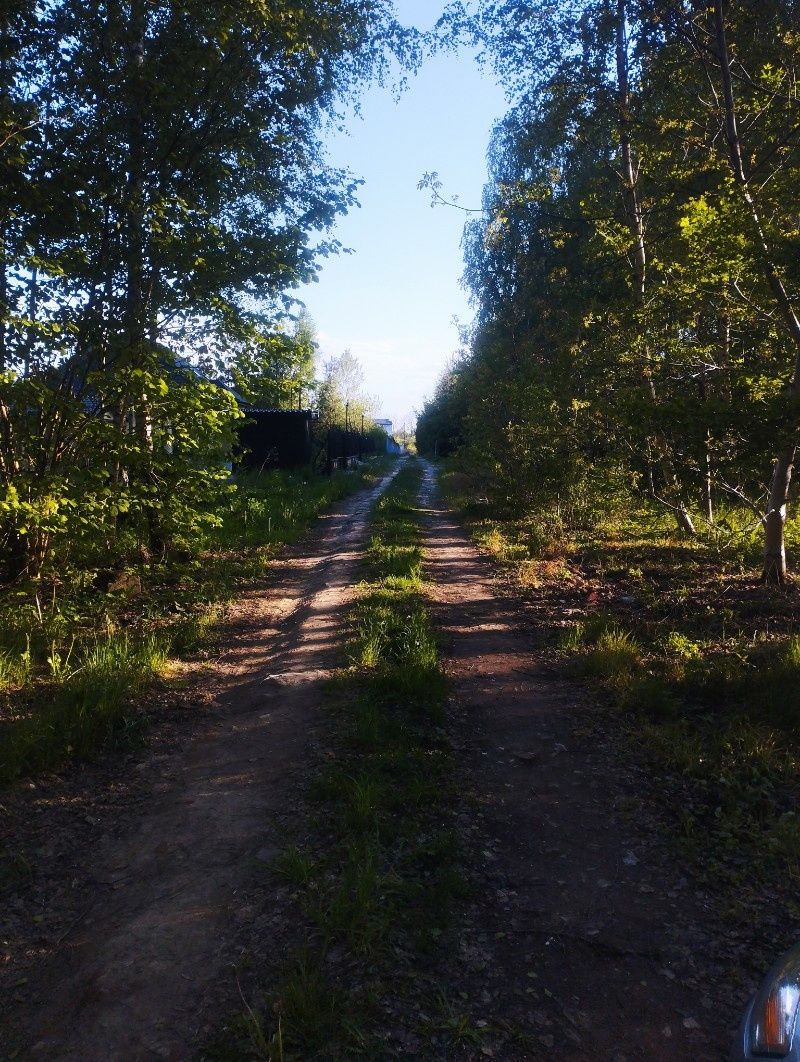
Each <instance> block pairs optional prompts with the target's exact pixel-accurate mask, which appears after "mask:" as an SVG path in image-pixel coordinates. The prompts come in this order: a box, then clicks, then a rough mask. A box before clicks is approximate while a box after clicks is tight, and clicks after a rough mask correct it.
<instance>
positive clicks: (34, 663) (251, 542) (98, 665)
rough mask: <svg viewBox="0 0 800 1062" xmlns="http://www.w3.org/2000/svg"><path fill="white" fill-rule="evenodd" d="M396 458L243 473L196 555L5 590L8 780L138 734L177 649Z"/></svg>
mask: <svg viewBox="0 0 800 1062" xmlns="http://www.w3.org/2000/svg"><path fill="white" fill-rule="evenodd" d="M388 467H389V462H388V460H377V461H371V462H369V463H367V464H366V465H365V466H364V467H362V468H361V469H360V470H358V471H353V472H338V473H335V474H334V475H333V476H330V477H323V476H310V475H308V474H304V473H302V472H268V473H265V474H262V475H253V474H240V475H238V476H237V477H236V481H235V482H236V488H237V489H236V490H235V491H233V492H232V493H230V494H229V495H228V497H227V502H226V505H225V508H224V509H223V511H221V512H219V513H217V514H216V515H217V517H218V520H217V526H216V527H215V528H214V529H213V530H212V531H210V532H209V533H208V534H207V537H206V538H205V540H204V541H203V542H202V543H199V544H198V553H197V555H195V556H191V557H188V558H187V557H184V558H183V559H181V558H180V557H178V558H173V559H172V560H171V561H170V562H169V563H164V564H155V563H152V562H149V563H145V562H142V563H141V564H137V565H134V566H131V567H130V568H128V569H126V570H124V571H118V572H114V573H103V572H75V573H65V574H64V576H63V577H62V578H61V580H60V581H59V582H55V581H54V582H53V583H52V585H48V586H45V585H43V584H41V583H40V584H36V585H30V586H22V585H15V586H13V587H9V588H7V589H6V590H5V591H4V592H3V593H2V594H0V784H2V783H8V782H12V781H14V780H15V779H17V778H19V777H21V776H24V775H31V774H36V773H37V772H40V771H46V770H52V769H56V768H58V767H60V766H61V765H62V764H63V763H65V762H67V761H70V760H76V759H84V758H87V757H91V756H92V755H93V754H95V753H96V752H97V751H98V750H99V749H100V748H102V747H104V746H106V745H107V744H108V743H109V741H115V742H124V743H129V742H132V741H137V740H140V738H141V734H142V731H143V728H144V723H145V719H146V713H145V712H144V711H143V710H142V708H141V706H140V705H138V704H137V703H136V700H137V698H141V694H142V693H143V691H144V690H146V689H147V688H148V687H150V686H151V685H152V683H153V682H154V680H156V679H157V678H159V677H161V676H168V675H169V671H170V660H172V659H175V658H180V657H186V656H190V655H193V654H196V653H198V652H200V651H202V649H203V648H204V647H205V646H207V645H208V644H209V641H210V640H211V639H213V637H214V634H215V630H216V629H217V627H218V625H219V623H220V620H221V618H222V616H223V611H224V609H223V606H224V603H225V601H227V600H228V599H230V597H231V596H232V595H233V594H234V593H235V591H236V588H237V587H239V586H242V585H244V584H247V583H248V582H252V581H254V580H256V579H257V578H259V577H260V576H262V575H263V574H264V572H265V571H266V570H267V568H268V567H269V562H270V560H271V559H272V557H273V556H274V555H275V553H276V552H277V551H278V550H279V549H280V548H281V547H282V546H284V545H285V544H287V543H290V542H293V541H295V540H296V539H297V538H298V537H299V536H300V535H302V534H303V533H304V532H305V531H306V530H307V528H308V527H309V526H310V525H311V524H312V523H313V522H314V520H315V519H316V517H317V516H318V515H319V514H320V513H321V512H322V511H323V510H325V509H326V508H328V507H329V506H330V505H332V504H334V503H335V502H336V501H338V500H339V499H341V498H343V497H345V496H346V495H348V494H351V493H353V492H354V491H356V490H358V489H360V488H361V487H363V486H365V485H367V484H369V483H371V482H375V481H376V480H377V479H378V478H379V476H380V475H381V474H383V473H384V472H385V471H387V470H388Z"/></svg>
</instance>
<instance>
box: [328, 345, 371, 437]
mask: <svg viewBox="0 0 800 1062" xmlns="http://www.w3.org/2000/svg"><path fill="white" fill-rule="evenodd" d="M317 404H318V407H319V413H320V420H321V423H322V427H323V428H327V427H338V428H344V427H345V423H346V424H347V426H348V427H349V428H350V430H351V431H360V430H361V420H362V417H363V418H364V421H365V423H366V424H368V425H371V423H372V421H373V419H374V417H375V415H376V413H377V412H378V408H377V402H376V400H375V399H374V398H373V397H371V396H370V395H368V394H367V392H366V390H365V385H364V369H363V367H362V365H361V362H360V361H359V360H358V358H356V357H355V355H354V354H353V353H352V352H351V351H349V350H345V351H344V352H343V353H342V354H340V355H339V356H338V357H333V358H329V359H328V361H326V362H325V363H324V365H323V375H322V380H321V381H320V384H319V387H318V391H317Z"/></svg>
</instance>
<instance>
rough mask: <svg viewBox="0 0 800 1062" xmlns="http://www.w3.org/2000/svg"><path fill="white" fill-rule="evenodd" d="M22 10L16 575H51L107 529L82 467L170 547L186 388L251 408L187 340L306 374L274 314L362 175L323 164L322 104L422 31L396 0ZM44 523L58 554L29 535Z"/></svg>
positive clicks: (11, 305) (13, 257) (17, 145)
mask: <svg viewBox="0 0 800 1062" xmlns="http://www.w3.org/2000/svg"><path fill="white" fill-rule="evenodd" d="M24 8H25V10H24V11H23V5H20V4H12V5H6V6H5V8H4V16H3V17H4V19H5V23H4V25H3V27H2V28H3V29H4V30H8V32H7V33H4V35H3V37H2V43H1V44H0V78H2V80H3V86H2V87H3V88H4V89H6V90H7V93H4V94H3V103H2V104H0V123H2V130H4V133H3V136H4V137H5V139H3V140H2V141H0V151H2V152H3V153H4V154H3V155H2V158H0V161H1V162H2V164H3V166H4V171H3V176H4V178H7V179H5V180H4V183H3V186H2V192H0V197H1V198H2V202H0V240H1V241H2V258H1V259H0V264H1V265H2V269H0V336H2V340H1V341H0V342H1V343H2V347H1V348H0V355H2V365H1V366H0V368H2V370H3V372H4V375H3V377H2V381H1V385H2V392H3V393H2V396H0V476H1V477H2V479H0V489H2V491H3V492H4V498H5V500H0V505H2V506H3V508H2V512H3V514H4V515H3V520H2V530H0V536H1V537H2V541H3V546H4V549H5V552H6V556H7V557H9V556H11V555H14V557H15V558H16V559H15V560H14V562H13V563H12V564H11V565H10V566H9V567H8V571H7V574H10V575H14V574H16V573H19V572H21V571H23V570H26V571H28V572H29V573H32V574H35V573H36V572H37V571H38V570H40V569H41V566H42V564H43V563H44V561H45V555H46V554H47V553H48V551H50V552H52V544H53V542H55V541H56V540H57V539H59V538H60V541H61V542H63V543H64V544H65V545H66V543H67V542H68V541H70V540H71V539H72V540H73V541H77V540H78V539H79V538H80V535H81V534H84V533H85V534H88V533H89V530H90V528H91V527H92V526H94V525H93V523H92V520H86V519H84V516H83V515H81V514H82V512H83V510H82V505H83V502H82V499H83V497H84V492H83V491H82V490H81V489H80V483H81V481H82V479H83V478H84V477H85V476H87V475H89V476H90V478H92V479H93V481H95V480H96V481H98V482H102V483H103V484H104V490H105V496H106V497H107V505H106V511H107V512H108V513H109V514H114V513H117V514H118V513H119V512H121V506H123V505H124V507H125V513H126V516H125V520H124V521H123V522H124V523H125V524H126V525H127V526H131V525H133V526H137V527H138V528H139V529H140V534H141V535H142V536H143V541H142V546H143V548H145V549H149V550H151V551H153V552H160V551H161V548H162V546H163V545H164V542H163V539H164V536H163V533H162V531H163V529H162V528H161V527H160V524H161V523H162V522H163V521H162V520H161V518H160V511H161V509H162V508H163V507H164V506H167V507H168V505H169V503H170V499H171V498H172V496H173V495H174V493H175V490H176V487H177V489H178V490H180V479H178V480H177V481H176V479H175V477H174V476H169V477H167V478H166V479H165V478H164V476H163V471H164V470H163V463H162V456H163V451H162V450H161V449H160V447H161V446H162V445H163V444H164V440H165V439H166V438H167V436H168V435H169V433H170V431H172V430H175V428H174V425H175V424H176V423H177V422H178V420H180V419H181V417H180V414H179V410H178V408H177V406H178V405H179V404H180V402H181V401H183V400H185V402H186V409H187V411H188V410H194V411H195V412H197V405H196V403H197V402H198V401H205V402H208V412H209V415H211V414H212V413H213V412H214V411H215V410H221V409H223V408H227V409H228V411H229V414H228V415H229V416H231V415H233V414H234V413H235V410H233V409H232V407H230V403H228V402H226V400H225V399H224V398H222V397H221V396H220V394H219V393H218V392H215V391H213V389H210V387H209V385H206V384H203V383H202V382H201V381H200V380H199V378H198V377H196V376H194V377H192V376H190V375H187V374H185V373H183V372H182V371H181V370H180V363H181V362H180V359H181V358H184V359H185V358H187V357H188V358H192V357H194V356H195V353H196V352H197V351H199V348H200V347H202V348H203V356H204V358H206V359H207V360H208V361H210V362H212V363H214V365H215V366H217V367H219V368H225V369H228V370H229V369H230V367H231V366H230V363H231V361H232V360H234V359H236V358H244V359H245V360H246V359H247V358H248V357H250V358H252V359H255V360H256V361H257V360H258V359H259V357H261V358H262V359H266V360H267V361H269V360H270V359H271V361H272V364H273V369H274V371H273V379H274V380H275V381H279V377H280V376H281V374H280V372H279V370H278V368H277V366H278V362H279V361H280V359H281V357H284V356H285V357H286V358H287V359H289V360H290V361H292V362H293V363H294V364H293V367H290V368H289V369H288V370H287V371H286V372H285V373H284V374H283V375H284V377H286V378H287V379H291V378H292V375H293V373H294V374H295V375H297V376H298V377H303V379H307V378H308V354H309V351H308V340H307V337H303V336H302V335H296V336H294V337H290V336H287V337H286V340H290V341H281V340H280V339H279V338H277V337H278V336H279V335H280V329H279V328H276V325H275V322H276V320H278V321H280V320H281V319H282V318H283V317H285V312H286V305H287V300H288V296H287V292H288V291H289V290H291V288H293V287H294V286H296V285H297V284H299V283H301V282H302V281H306V280H308V279H310V278H311V277H312V276H313V275H314V272H315V269H316V267H317V263H318V261H319V260H320V258H321V257H323V256H325V255H326V254H329V253H333V252H334V251H335V250H336V249H337V247H338V244H337V242H336V240H335V238H333V236H332V225H333V223H334V221H335V219H336V217H337V216H338V215H339V214H341V213H342V212H343V211H345V210H347V208H348V207H349V206H350V205H352V203H353V202H354V201H355V193H356V189H357V184H358V182H357V181H356V180H355V179H354V178H352V177H351V176H350V175H349V174H347V173H344V172H341V171H337V170H334V169H332V168H331V167H329V166H328V165H327V164H326V163H325V160H324V158H323V156H322V149H321V145H320V140H319V126H320V122H321V120H322V118H323V116H324V115H326V114H331V113H335V109H336V106H337V101H338V100H340V99H342V98H345V97H346V96H347V95H348V94H349V93H351V92H352V91H353V90H354V89H355V87H356V86H357V84H358V83H359V82H360V81H361V80H363V79H364V78H365V77H367V76H370V75H373V74H376V75H378V76H380V75H381V74H382V73H383V72H384V71H385V70H386V68H387V62H388V57H389V55H390V54H394V55H396V56H398V57H399V58H400V59H401V60H402V61H406V60H411V59H413V54H414V50H415V47H416V45H415V40H414V37H413V35H412V34H408V33H405V32H403V31H402V30H401V29H400V28H399V27H398V26H397V24H396V23H395V22H394V20H393V18H392V15H391V5H390V4H389V3H388V0H366V2H363V0H336V3H334V4H332V5H331V4H325V5H321V4H320V5H316V4H315V5H309V4H300V3H292V2H289V0H286V2H284V0H281V2H279V3H276V4H269V5H261V4H252V3H250V2H249V0H226V2H224V3H217V4H213V5H208V4H202V3H199V2H198V0H114V2H111V3H108V2H106V0H89V2H87V3H80V4H78V3H76V2H74V0H52V2H48V3H46V4H41V5H38V6H35V7H34V9H32V10H31V8H30V5H24ZM164 388H166V390H167V392H168V393H169V394H170V396H171V397H170V400H169V403H167V404H165V402H164V401H162V399H163V397H164ZM278 389H279V390H280V387H279V388H278ZM284 389H285V388H284ZM281 400H282V399H281ZM31 403H33V406H31V405H30V404H31ZM168 410H169V418H170V420H169V422H163V421H159V417H163V416H167V411H168ZM176 418H178V420H176ZM201 419H202V418H201ZM23 421H24V422H25V427H24V428H23V427H22V426H21V425H22V422H23ZM219 427H220V432H221V434H220V435H217V434H216V433H215V432H212V433H211V435H210V436H209V437H207V438H206V440H205V441H207V442H208V449H207V451H203V452H200V451H197V452H195V453H194V456H193V458H192V461H193V462H194V466H196V467H197V468H198V469H200V470H202V469H203V468H207V469H208V484H209V489H212V487H213V482H214V479H215V476H216V474H217V470H218V469H219V468H221V467H222V466H223V463H224V455H223V454H222V453H221V451H220V447H219V443H220V441H221V439H222V437H224V436H226V435H227V434H229V430H228V426H226V425H223V424H221V423H220V425H219ZM98 432H100V434H102V437H103V444H102V446H99V447H98ZM173 457H174V451H173ZM179 464H180V462H178V461H177V459H174V460H173V465H172V467H174V468H178V467H179ZM194 466H193V467H194ZM184 467H185V469H186V474H187V475H189V472H188V465H187V466H184ZM193 476H194V473H192V477H193ZM21 477H22V478H21ZM23 482H24V492H21V491H20V487H21V485H22V484H23ZM23 493H24V499H23V500H24V505H25V506H27V509H25V510H24V511H23V509H20V507H19V500H20V498H22V496H23ZM188 496H192V497H196V496H197V495H196V493H195V492H193V491H188V492H187V497H188ZM15 499H16V500H15ZM44 513H47V514H49V515H47V518H46V520H45V517H44V515H42V514H44ZM36 514H39V515H38V516H37V515H36ZM37 520H38V521H39V522H40V523H41V526H42V528H43V529H44V528H45V525H46V526H47V528H48V530H47V534H46V535H45V536H44V538H43V539H42V541H45V540H46V541H47V542H48V546H47V549H46V550H45V551H44V553H43V552H42V550H41V549H40V548H39V547H36V548H34V547H33V545H32V543H33V540H34V538H36V537H37V535H38V532H36V531H35V529H34V525H35V523H36V521H37ZM32 521H33V523H32ZM95 523H96V521H95ZM43 533H44V532H43ZM19 544H21V545H22V546H23V547H24V546H26V545H27V546H28V547H30V548H27V549H26V548H17V545H19Z"/></svg>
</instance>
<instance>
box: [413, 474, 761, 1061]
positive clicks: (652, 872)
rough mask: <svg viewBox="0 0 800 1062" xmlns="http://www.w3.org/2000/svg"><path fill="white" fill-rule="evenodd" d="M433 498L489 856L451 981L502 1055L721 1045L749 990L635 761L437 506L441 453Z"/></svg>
mask: <svg viewBox="0 0 800 1062" xmlns="http://www.w3.org/2000/svg"><path fill="white" fill-rule="evenodd" d="M426 501H427V504H428V506H429V507H430V511H429V516H428V532H429V539H428V559H427V575H428V577H429V579H430V580H431V583H432V587H431V594H432V597H433V609H434V617H435V619H436V621H437V624H438V626H439V627H440V629H441V631H442V632H443V647H442V656H443V662H444V666H445V669H446V671H447V673H448V675H449V676H450V678H451V679H452V682H453V706H452V710H453V713H454V716H453V731H454V733H455V735H456V741H458V742H460V745H461V748H460V750H459V751H460V753H461V756H462V757H463V764H464V771H465V791H466V792H468V794H469V795H470V796H471V799H472V802H473V806H474V808H475V814H476V822H477V831H476V834H475V843H476V845H477V848H478V850H479V853H478V858H479V860H480V863H481V866H480V868H479V876H478V886H479V888H478V893H477V899H476V901H475V903H474V906H473V908H472V910H471V911H470V913H469V918H468V924H467V927H466V929H465V932H464V933H463V935H462V938H461V942H460V948H461V954H460V956H459V960H458V962H459V966H460V968H461V969H460V971H459V972H458V973H457V972H456V971H455V970H454V971H453V973H452V975H451V976H452V978H453V982H454V984H453V989H454V992H456V994H457V993H458V990H459V989H466V991H464V993H463V998H464V1000H465V1005H466V1000H467V998H468V997H469V998H472V999H475V998H477V999H479V1000H481V1002H482V1014H481V1017H482V1019H483V1022H484V1023H485V1025H486V1026H487V1027H488V1028H487V1040H486V1044H487V1045H488V1047H489V1051H490V1052H491V1053H493V1055H494V1057H502V1058H506V1059H519V1058H542V1057H551V1055H550V1052H551V1051H553V1050H556V1051H557V1057H559V1058H574V1059H587V1060H588V1059H592V1060H595V1059H613V1060H615V1062H623V1060H633V1059H644V1058H646V1059H662V1058H663V1059H685V1060H687V1062H689V1060H691V1062H701V1060H706V1059H721V1058H723V1057H725V1056H726V1054H727V1050H728V1048H729V1045H730V1042H731V1036H732V1033H733V1028H734V1027H735V1023H736V1020H737V1018H738V1013H737V1010H738V1007H739V1005H740V1002H741V1001H740V1000H739V999H736V998H732V995H731V992H730V988H729V985H726V983H725V980H724V979H723V978H721V977H719V976H718V973H719V971H718V969H717V968H715V967H714V966H713V965H711V964H710V963H709V961H708V958H707V955H708V950H709V943H710V938H711V936H712V935H713V933H714V932H715V930H714V928H713V926H712V925H711V924H710V919H709V915H708V912H707V910H706V907H705V904H704V901H703V898H702V896H699V895H698V894H697V893H696V891H695V890H694V889H693V888H692V886H691V884H690V882H689V881H688V880H687V876H686V875H685V874H684V872H683V870H682V867H681V866H680V865H679V864H677V863H676V861H675V860H674V857H671V856H670V853H669V851H668V850H667V849H666V848H665V846H664V844H663V840H662V839H661V838H660V837H659V834H658V832H657V831H656V830H655V829H653V828H650V826H649V824H648V818H647V812H646V810H645V809H644V808H643V805H642V794H643V790H644V789H645V788H646V787H644V786H643V782H642V779H641V778H639V777H638V776H637V768H636V765H635V764H632V763H631V762H630V761H628V762H625V761H624V760H618V759H617V758H616V754H615V745H614V742H613V741H612V740H610V739H608V738H607V737H606V736H605V735H604V734H603V732H602V728H598V727H597V725H596V722H597V720H596V718H595V711H594V708H593V705H592V703H591V701H590V699H589V698H588V697H587V696H586V694H584V693H582V691H581V690H580V689H579V688H578V687H577V686H576V685H575V684H573V683H570V682H569V681H566V680H565V679H564V677H563V675H562V676H560V677H557V676H555V675H554V674H553V672H552V670H548V669H547V667H545V666H544V665H543V663H542V658H541V654H540V653H538V652H537V647H536V642H537V632H536V629H535V625H534V624H532V623H531V616H530V613H529V612H528V613H527V614H526V607H525V604H524V603H523V602H522V601H521V600H519V599H518V598H516V597H514V596H511V595H510V594H509V593H507V592H506V593H501V592H499V591H498V588H497V582H496V577H495V572H494V569H493V566H492V565H491V563H490V562H489V561H488V560H487V559H486V558H484V557H483V556H481V555H480V554H479V553H478V552H477V550H476V549H475V547H474V546H473V544H472V543H471V541H470V540H469V538H468V537H467V535H466V534H465V533H464V532H463V531H462V530H461V528H460V527H458V526H457V525H456V524H455V523H454V522H453V520H452V518H451V517H450V516H449V515H448V514H447V513H446V512H444V511H442V510H441V509H440V508H439V507H438V506H437V502H436V493H435V478H434V472H433V470H432V469H430V468H429V470H428V481H427V492H426ZM456 982H459V983H456ZM492 1030H493V1031H494V1034H493V1035H492ZM477 1054H479V1052H476V1055H477Z"/></svg>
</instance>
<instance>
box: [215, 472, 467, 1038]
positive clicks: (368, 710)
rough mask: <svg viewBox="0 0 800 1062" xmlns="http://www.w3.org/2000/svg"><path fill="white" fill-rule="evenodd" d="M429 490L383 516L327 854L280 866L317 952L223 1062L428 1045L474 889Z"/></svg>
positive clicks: (393, 494) (376, 519)
mask: <svg viewBox="0 0 800 1062" xmlns="http://www.w3.org/2000/svg"><path fill="white" fill-rule="evenodd" d="M420 476H421V469H420V467H419V466H418V465H416V464H412V465H410V466H407V467H406V468H404V469H403V470H402V471H401V472H400V473H399V474H398V476H397V477H396V479H395V481H394V483H393V484H392V486H391V487H390V488H389V490H388V491H387V492H386V493H385V494H384V496H383V497H382V498H381V499H380V501H379V502H378V503H377V505H376V507H375V509H374V511H373V519H372V538H371V541H370V543H369V547H368V553H367V562H366V572H365V576H366V579H365V582H364V584H363V586H362V588H361V591H360V593H359V596H358V599H357V601H356V603H355V605H354V607H353V611H352V623H351V638H350V645H349V652H350V657H351V666H350V667H349V668H348V669H347V670H346V671H344V672H343V673H342V674H341V675H340V676H339V677H338V678H337V679H336V680H335V682H334V683H333V684H332V686H331V689H330V693H329V697H330V703H331V706H332V719H331V730H332V731H335V734H336V738H335V740H333V746H334V747H333V748H332V749H329V750H327V751H328V755H327V757H326V759H325V762H324V763H323V765H322V766H321V768H320V770H319V772H318V775H317V777H316V779H315V780H314V782H313V785H312V791H311V793H310V804H311V807H312V809H314V810H315V812H316V814H315V818H316V820H317V821H316V826H315V828H314V829H313V831H312V832H313V834H314V840H313V841H312V842H311V843H310V844H307V845H300V846H292V847H290V848H287V849H286V850H285V851H284V853H283V854H282V856H281V857H280V858H279V860H278V862H277V867H276V869H277V870H278V872H279V874H280V875H281V876H282V877H283V878H284V879H285V880H287V881H289V882H290V883H291V885H292V887H293V888H294V890H296V894H297V897H298V899H299V901H300V906H301V910H302V917H303V919H304V921H305V924H306V932H305V937H304V942H303V945H302V946H301V948H300V949H299V950H298V952H297V954H296V955H295V957H294V959H293V960H292V961H291V962H290V963H289V965H288V967H287V968H285V969H284V970H283V979H282V983H281V984H280V986H279V988H278V989H277V991H274V992H273V993H271V994H270V998H269V1001H268V1002H269V1006H268V1015H267V1016H263V1014H262V1017H258V1016H257V1015H256V1012H255V1010H252V1011H249V1012H248V1014H247V1015H246V1016H245V1017H244V1019H243V1021H242V1022H241V1023H240V1026H239V1031H238V1034H237V1033H236V1032H235V1031H234V1030H229V1031H228V1041H227V1048H226V1050H225V1051H223V1052H222V1054H220V1055H216V1056H215V1057H223V1058H233V1057H237V1058H241V1057H258V1058H267V1059H279V1058H284V1057H285V1058H303V1059H307V1058H342V1057H348V1056H349V1055H351V1054H357V1055H363V1056H369V1057H376V1056H379V1057H386V1056H387V1054H393V1053H398V1052H399V1053H401V1054H402V1053H403V1044H404V1042H405V1043H406V1044H407V1042H408V1039H407V1038H408V1037H412V1038H419V1037H420V1036H422V1037H424V1036H425V1035H426V1031H425V1029H424V1028H423V1027H422V1026H424V1021H422V1022H421V1021H420V1019H419V1009H418V1008H415V1007H414V1006H413V1005H409V1000H410V999H411V998H412V997H418V996H419V992H420V988H421V986H423V985H425V984H426V973H427V972H429V971H432V970H433V968H434V966H435V963H436V962H437V960H438V959H439V958H440V956H441V952H442V949H443V948H444V947H447V946H449V944H447V943H446V942H447V929H448V926H449V924H450V919H451V917H452V914H453V912H454V911H455V910H458V909H459V906H460V904H459V902H458V901H460V900H461V899H463V898H464V896H465V893H466V884H465V879H464V876H463V873H462V867H461V858H460V848H459V841H458V835H457V832H456V830H455V828H454V820H453V816H452V809H453V807H454V805H455V794H454V788H455V787H454V763H453V756H452V751H451V747H450V743H449V740H448V737H447V734H446V732H445V729H444V704H445V694H446V682H445V678H444V676H443V673H442V671H441V669H440V666H439V662H438V656H437V649H436V643H435V640H434V634H433V630H432V626H431V621H430V617H429V615H428V610H427V608H426V600H425V596H424V585H423V577H422V545H421V530H420V526H419V519H418V510H417V502H416V498H417V493H418V490H419V484H420ZM429 987H430V986H429ZM406 1049H407V1048H406Z"/></svg>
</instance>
